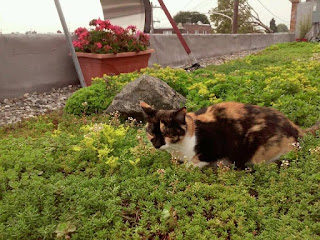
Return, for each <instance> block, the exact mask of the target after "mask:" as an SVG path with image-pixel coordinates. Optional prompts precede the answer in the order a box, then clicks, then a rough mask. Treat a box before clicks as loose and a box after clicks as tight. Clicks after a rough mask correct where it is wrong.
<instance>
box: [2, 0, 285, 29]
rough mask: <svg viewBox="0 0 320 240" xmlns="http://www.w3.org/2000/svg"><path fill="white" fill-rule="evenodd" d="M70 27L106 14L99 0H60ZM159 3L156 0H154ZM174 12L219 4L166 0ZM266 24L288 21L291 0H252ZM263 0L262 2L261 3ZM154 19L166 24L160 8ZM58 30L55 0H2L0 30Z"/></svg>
mask: <svg viewBox="0 0 320 240" xmlns="http://www.w3.org/2000/svg"><path fill="white" fill-rule="evenodd" d="M119 1H120V0H119ZM60 2H61V5H62V8H63V10H64V13H65V16H66V20H67V23H68V25H69V28H70V29H71V30H72V31H73V30H74V29H75V28H77V27H79V26H88V22H89V21H90V20H91V19H93V18H98V17H101V18H103V14H102V9H101V6H100V2H99V0H60ZM152 2H153V3H154V4H155V5H159V4H158V1H157V0H152ZM164 2H165V4H166V6H167V8H168V9H169V11H170V13H171V14H172V16H173V15H174V14H176V13H177V12H179V11H191V10H192V11H199V12H202V13H207V12H208V11H209V10H210V9H212V8H214V7H216V6H217V0H164ZM249 2H250V3H251V5H252V6H253V8H254V9H255V10H256V11H257V12H258V13H259V15H260V18H261V19H262V20H263V21H264V23H265V24H267V25H269V22H270V20H271V18H272V17H275V19H276V23H277V24H279V23H285V24H286V25H289V22H290V12H291V3H290V1H289V0H249ZM260 2H261V3H262V4H263V5H262V4H261V3H260ZM154 15H155V20H160V24H156V25H155V26H156V27H167V26H169V22H168V21H167V20H166V16H165V15H164V13H163V11H162V10H161V9H155V12H154ZM29 30H35V31H37V32H56V31H57V30H62V27H61V24H60V20H59V17H58V14H57V11H56V8H55V5H54V0H0V31H2V32H3V33H11V32H22V33H24V32H26V31H29Z"/></svg>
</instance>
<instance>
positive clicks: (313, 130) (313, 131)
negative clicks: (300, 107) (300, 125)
mask: <svg viewBox="0 0 320 240" xmlns="http://www.w3.org/2000/svg"><path fill="white" fill-rule="evenodd" d="M317 130H320V122H317V123H316V124H315V125H313V126H312V127H311V128H307V129H305V130H304V133H305V134H309V133H311V134H312V135H316V131H317Z"/></svg>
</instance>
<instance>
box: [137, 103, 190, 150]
mask: <svg viewBox="0 0 320 240" xmlns="http://www.w3.org/2000/svg"><path fill="white" fill-rule="evenodd" d="M140 106H141V107H142V109H143V111H144V112H145V114H146V115H147V127H146V131H147V136H148V139H149V140H150V142H151V143H152V144H153V146H154V147H155V148H160V149H166V148H167V147H168V146H170V145H172V144H177V143H179V142H180V141H181V140H182V139H183V138H184V136H185V134H186V131H187V124H186V120H185V117H186V113H187V111H186V108H185V107H183V108H181V109H179V110H156V109H154V108H152V107H151V106H150V105H148V104H147V103H145V102H140Z"/></svg>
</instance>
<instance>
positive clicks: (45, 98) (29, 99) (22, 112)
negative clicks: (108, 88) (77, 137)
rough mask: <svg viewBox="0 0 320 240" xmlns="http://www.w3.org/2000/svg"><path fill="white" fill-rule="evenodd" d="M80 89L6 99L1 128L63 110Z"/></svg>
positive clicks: (203, 61) (0, 104)
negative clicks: (68, 100) (69, 99)
mask: <svg viewBox="0 0 320 240" xmlns="http://www.w3.org/2000/svg"><path fill="white" fill-rule="evenodd" d="M260 51H261V50H255V51H243V52H239V53H235V54H231V55H224V56H218V57H214V58H210V59H201V60H200V61H199V62H200V65H201V66H202V67H206V66H208V65H220V64H223V63H225V62H228V61H230V60H235V59H239V58H243V57H245V56H248V55H250V54H255V53H258V52H260ZM79 88H80V86H72V85H69V86H68V87H64V88H58V89H52V91H51V92H45V93H32V94H31V93H25V94H24V95H23V96H21V97H19V98H14V99H4V101H3V102H0V126H1V125H6V124H13V123H17V122H20V121H21V120H22V119H27V118H32V117H36V116H38V115H42V114H45V113H48V112H51V111H55V110H58V109H61V108H63V107H64V106H65V103H66V100H67V99H68V98H69V97H70V96H71V95H72V94H73V93H74V92H75V91H76V90H78V89H79Z"/></svg>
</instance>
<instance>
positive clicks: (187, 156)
mask: <svg viewBox="0 0 320 240" xmlns="http://www.w3.org/2000/svg"><path fill="white" fill-rule="evenodd" d="M195 146H196V136H195V135H193V136H185V137H184V138H183V140H182V141H180V142H178V143H175V144H170V143H166V145H163V146H161V147H160V149H162V150H166V151H167V152H169V153H171V155H172V156H173V157H176V158H178V159H180V160H183V161H187V162H191V161H192V159H193V157H194V156H195V155H196V153H195V150H194V149H195Z"/></svg>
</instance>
